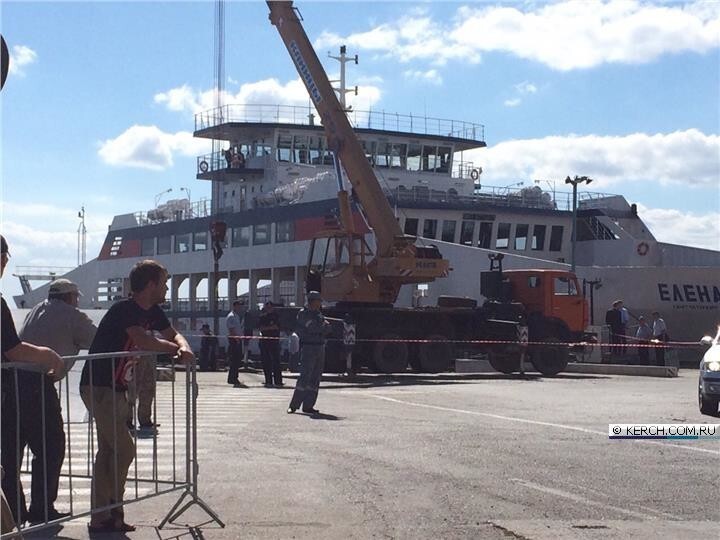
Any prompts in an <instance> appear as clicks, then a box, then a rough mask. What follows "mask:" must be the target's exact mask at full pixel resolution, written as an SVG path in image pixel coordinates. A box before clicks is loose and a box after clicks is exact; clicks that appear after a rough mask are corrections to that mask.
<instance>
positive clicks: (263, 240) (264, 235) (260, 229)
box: [253, 223, 270, 246]
mask: <svg viewBox="0 0 720 540" xmlns="http://www.w3.org/2000/svg"><path fill="white" fill-rule="evenodd" d="M269 243H270V224H269V223H261V224H259V225H254V226H253V246H259V245H262V244H269Z"/></svg>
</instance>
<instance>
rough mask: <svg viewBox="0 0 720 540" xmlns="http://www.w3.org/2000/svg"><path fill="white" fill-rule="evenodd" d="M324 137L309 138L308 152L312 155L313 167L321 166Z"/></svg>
mask: <svg viewBox="0 0 720 540" xmlns="http://www.w3.org/2000/svg"><path fill="white" fill-rule="evenodd" d="M322 141H323V139H322V137H308V151H309V153H310V163H311V164H312V165H321V164H322V156H323V144H322Z"/></svg>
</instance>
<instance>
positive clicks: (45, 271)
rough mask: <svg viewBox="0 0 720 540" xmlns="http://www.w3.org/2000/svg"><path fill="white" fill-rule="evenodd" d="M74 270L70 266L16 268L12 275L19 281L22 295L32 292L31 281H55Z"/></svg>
mask: <svg viewBox="0 0 720 540" xmlns="http://www.w3.org/2000/svg"><path fill="white" fill-rule="evenodd" d="M71 270H74V268H73V267H71V266H18V267H16V272H15V273H14V274H13V276H15V277H16V278H18V279H19V280H20V287H21V288H22V292H23V294H27V293H29V292H30V291H32V285H31V284H30V282H31V281H55V280H56V279H57V278H58V277H60V276H63V275H65V274H67V273H68V272H70V271H71Z"/></svg>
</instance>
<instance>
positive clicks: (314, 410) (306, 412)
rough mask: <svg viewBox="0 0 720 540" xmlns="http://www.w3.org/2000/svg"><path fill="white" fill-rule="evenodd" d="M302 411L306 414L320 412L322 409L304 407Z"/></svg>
mask: <svg viewBox="0 0 720 540" xmlns="http://www.w3.org/2000/svg"><path fill="white" fill-rule="evenodd" d="M302 412H304V413H305V414H320V411H318V410H317V409H303V410H302Z"/></svg>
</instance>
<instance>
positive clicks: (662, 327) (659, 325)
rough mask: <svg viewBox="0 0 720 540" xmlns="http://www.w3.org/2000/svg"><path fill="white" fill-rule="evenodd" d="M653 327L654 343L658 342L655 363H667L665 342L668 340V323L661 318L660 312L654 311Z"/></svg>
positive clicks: (658, 364)
mask: <svg viewBox="0 0 720 540" xmlns="http://www.w3.org/2000/svg"><path fill="white" fill-rule="evenodd" d="M652 316H653V327H652V337H653V343H656V344H657V347H655V365H657V366H664V365H665V342H666V341H667V340H668V334H667V325H666V324H665V321H664V320H663V319H661V318H660V312H658V311H653V314H652Z"/></svg>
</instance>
